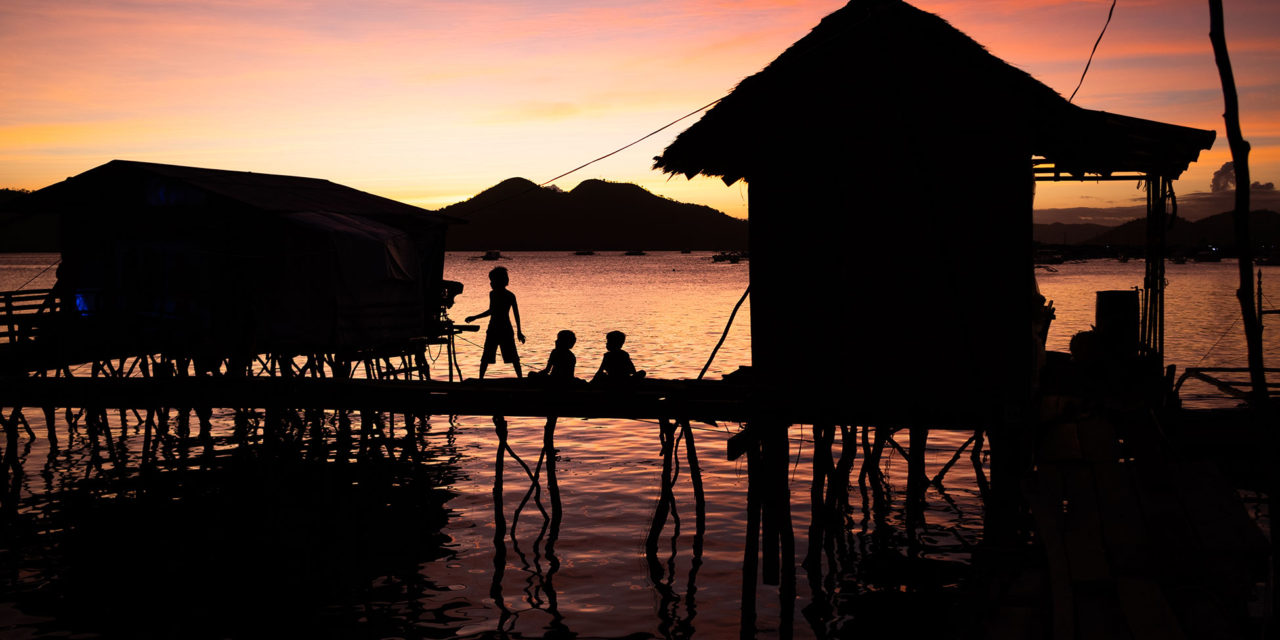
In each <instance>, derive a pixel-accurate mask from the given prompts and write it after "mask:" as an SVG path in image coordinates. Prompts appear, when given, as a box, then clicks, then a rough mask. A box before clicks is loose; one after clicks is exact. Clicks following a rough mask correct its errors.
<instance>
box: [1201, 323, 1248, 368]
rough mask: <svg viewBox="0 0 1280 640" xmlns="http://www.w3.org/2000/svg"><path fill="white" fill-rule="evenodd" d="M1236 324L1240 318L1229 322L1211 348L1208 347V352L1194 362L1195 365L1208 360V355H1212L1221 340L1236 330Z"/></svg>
mask: <svg viewBox="0 0 1280 640" xmlns="http://www.w3.org/2000/svg"><path fill="white" fill-rule="evenodd" d="M1237 322H1240V318H1236V319H1235V320H1232V321H1231V326H1229V327H1227V330H1226V331H1223V332H1222V335H1220V336H1218V339H1217V340H1215V341H1214V343H1213V346H1211V347H1209V350H1208V351H1206V352H1204V355H1202V356H1200V359H1199V360H1197V361H1196V364H1200V363H1201V362H1204V359H1205V358H1208V357H1209V354H1211V353H1213V350H1214V349H1217V348H1218V343H1220V342H1222V339H1223V338H1225V337H1227V334H1228V333H1231V330H1232V329H1234V328H1236V323H1237Z"/></svg>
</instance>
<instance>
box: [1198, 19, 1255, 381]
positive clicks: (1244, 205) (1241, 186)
mask: <svg viewBox="0 0 1280 640" xmlns="http://www.w3.org/2000/svg"><path fill="white" fill-rule="evenodd" d="M1209 40H1210V41H1211V42H1212V43H1213V58H1214V61H1215V62H1217V64H1218V75H1219V76H1220V77H1221V78H1222V97H1223V104H1224V109H1223V113H1222V119H1223V120H1224V121H1225V123H1226V129H1227V142H1228V144H1229V145H1230V147H1231V163H1232V166H1233V167H1234V168H1235V173H1236V202H1235V211H1234V213H1232V215H1231V217H1232V220H1233V221H1234V222H1235V237H1236V252H1237V255H1239V271H1240V288H1239V289H1237V290H1236V298H1237V300H1238V301H1239V303H1240V313H1241V317H1242V318H1243V320H1244V338H1245V345H1246V348H1247V350H1248V356H1249V382H1250V384H1251V385H1252V387H1253V394H1252V398H1251V400H1252V401H1253V402H1254V403H1256V404H1257V405H1258V406H1263V405H1264V404H1265V403H1266V402H1267V378H1266V372H1265V371H1264V370H1263V364H1262V324H1261V322H1260V321H1259V317H1258V314H1256V313H1254V310H1253V241H1252V240H1251V239H1250V236H1249V187H1250V182H1249V180H1250V175H1249V141H1247V140H1245V139H1244V133H1243V132H1242V131H1241V129H1240V101H1239V98H1238V97H1237V95H1236V80H1235V74H1234V72H1232V70H1231V56H1230V55H1229V54H1228V53H1227V35H1226V30H1225V29H1224V28H1223V17H1222V0H1209Z"/></svg>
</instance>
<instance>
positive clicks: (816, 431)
mask: <svg viewBox="0 0 1280 640" xmlns="http://www.w3.org/2000/svg"><path fill="white" fill-rule="evenodd" d="M834 440H835V425H833V424H815V425H813V480H812V484H810V486H809V511H810V516H809V551H808V553H806V554H805V558H804V564H803V566H804V568H806V569H808V570H809V573H810V574H811V575H812V574H814V573H819V574H820V573H821V572H822V548H823V546H824V545H823V537H824V533H825V532H826V529H827V526H828V525H827V508H826V506H827V499H826V498H827V489H826V482H827V479H828V477H829V476H830V475H831V471H832V460H831V443H832V442H833V441H834ZM834 482H835V481H834V479H832V485H833V488H834Z"/></svg>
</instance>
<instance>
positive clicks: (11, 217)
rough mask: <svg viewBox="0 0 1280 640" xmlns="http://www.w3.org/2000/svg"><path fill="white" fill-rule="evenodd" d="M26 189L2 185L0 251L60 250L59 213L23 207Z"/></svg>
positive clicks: (0, 190)
mask: <svg viewBox="0 0 1280 640" xmlns="http://www.w3.org/2000/svg"><path fill="white" fill-rule="evenodd" d="M28 193H31V192H30V191H27V190H26V189H0V253H7V252H11V251H57V250H58V216H57V215H54V214H38V213H32V212H29V211H25V210H23V209H22V208H21V202H22V197H23V196H25V195H26V194H28Z"/></svg>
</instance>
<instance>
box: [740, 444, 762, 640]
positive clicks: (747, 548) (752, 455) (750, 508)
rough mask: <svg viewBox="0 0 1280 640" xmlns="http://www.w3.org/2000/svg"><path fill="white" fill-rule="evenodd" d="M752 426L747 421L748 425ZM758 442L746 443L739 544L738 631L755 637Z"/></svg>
mask: <svg viewBox="0 0 1280 640" xmlns="http://www.w3.org/2000/svg"><path fill="white" fill-rule="evenodd" d="M747 428H748V429H750V428H751V426H750V425H748V426H747ZM759 474H760V443H759V441H758V440H755V439H752V440H750V441H748V444H747V538H746V541H745V542H744V543H743V545H742V617H741V619H740V623H739V628H738V635H739V637H741V638H743V639H748V638H750V639H753V638H755V637H756V572H757V569H758V567H759V564H760V482H759V479H758V477H757V476H759Z"/></svg>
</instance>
